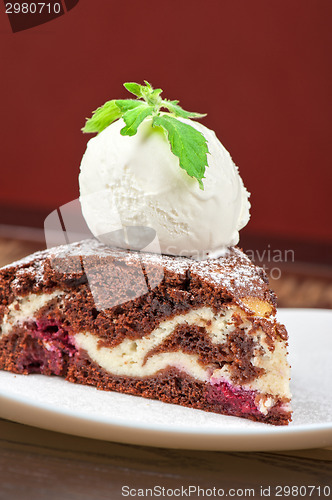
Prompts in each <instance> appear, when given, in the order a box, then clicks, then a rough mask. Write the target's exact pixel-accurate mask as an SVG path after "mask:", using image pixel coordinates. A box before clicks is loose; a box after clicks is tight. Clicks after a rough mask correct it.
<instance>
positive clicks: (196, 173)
mask: <svg viewBox="0 0 332 500" xmlns="http://www.w3.org/2000/svg"><path fill="white" fill-rule="evenodd" d="M152 126H153V127H162V128H163V129H164V130H165V132H166V134H167V137H168V140H169V142H170V145H171V150H172V153H173V154H174V155H175V156H177V157H178V158H179V163H180V167H181V168H183V169H184V170H185V171H186V172H187V174H188V175H190V177H194V178H195V179H197V181H198V183H199V187H200V188H201V189H204V188H203V182H202V179H203V177H204V174H205V167H207V166H208V162H207V154H208V152H209V150H208V147H207V143H206V139H205V137H204V135H203V134H201V132H199V131H198V130H196V129H195V128H194V127H192V126H191V125H188V124H187V123H183V122H181V121H179V120H177V119H176V118H174V117H173V116H169V115H161V116H154V117H153V122H152Z"/></svg>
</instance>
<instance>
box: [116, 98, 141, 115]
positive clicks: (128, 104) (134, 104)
mask: <svg viewBox="0 0 332 500" xmlns="http://www.w3.org/2000/svg"><path fill="white" fill-rule="evenodd" d="M115 104H116V105H117V107H118V108H119V110H120V111H121V112H122V113H126V111H129V110H130V109H135V108H138V107H139V106H142V105H143V106H144V102H143V101H138V100H137V99H117V100H116V101H115Z"/></svg>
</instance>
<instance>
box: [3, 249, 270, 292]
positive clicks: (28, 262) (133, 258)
mask: <svg viewBox="0 0 332 500" xmlns="http://www.w3.org/2000/svg"><path fill="white" fill-rule="evenodd" d="M69 257H70V258H75V257H77V258H79V259H82V261H83V263H84V260H85V259H86V258H87V259H89V257H93V258H94V259H95V258H99V259H100V260H101V262H103V263H104V261H105V259H107V258H111V261H114V260H119V261H122V262H125V263H126V264H127V265H130V264H137V263H138V262H143V263H144V265H146V266H149V265H150V266H159V267H163V268H164V270H165V272H171V273H176V274H181V275H183V274H185V273H190V275H191V276H194V277H195V276H197V277H198V278H199V279H201V280H203V281H207V282H209V283H211V284H212V285H215V286H217V287H218V289H219V288H221V289H223V291H224V292H226V293H229V294H231V295H233V296H235V297H236V298H241V297H245V296H256V297H261V298H266V294H267V292H268V293H269V288H268V286H267V283H266V282H265V281H264V279H263V277H262V270H260V269H259V268H257V267H256V266H255V265H254V264H253V263H252V262H251V261H250V259H249V258H248V257H247V256H246V255H245V254H244V253H243V252H242V251H241V250H240V249H239V248H237V247H231V248H229V249H228V250H227V251H226V252H225V255H223V256H220V257H219V258H216V259H207V260H201V261H197V260H193V259H190V258H187V257H173V256H168V255H159V254H153V253H147V252H135V251H126V250H122V249H116V248H110V247H108V246H106V245H104V244H103V243H101V242H99V241H98V240H96V239H89V240H83V241H80V242H77V243H73V244H70V245H61V246H58V247H55V248H51V249H48V250H44V251H42V252H37V253H35V254H32V255H30V256H28V257H25V258H24V259H22V260H20V261H17V262H14V263H13V264H11V265H9V266H5V267H4V268H3V269H9V268H13V267H19V269H17V270H16V278H15V279H14V282H13V284H14V286H15V284H16V283H17V282H19V281H20V277H21V276H22V275H23V274H24V275H26V274H27V273H28V274H29V273H31V275H32V276H33V277H34V279H35V281H36V283H41V282H42V280H43V276H44V265H45V262H46V260H49V261H52V260H53V259H67V258H69ZM68 274H70V273H68Z"/></svg>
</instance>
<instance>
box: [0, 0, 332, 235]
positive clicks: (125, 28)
mask: <svg viewBox="0 0 332 500" xmlns="http://www.w3.org/2000/svg"><path fill="white" fill-rule="evenodd" d="M1 8H2V9H3V7H2V5H1ZM331 14H332V2H331V0H288V1H287V2H281V1H280V0H232V1H230V0H227V1H224V0H205V1H203V0H200V1H197V0H176V1H175V0H168V1H167V2H166V1H165V2H164V3H161V2H153V1H151V0H150V1H146V0H141V1H140V2H135V1H131V0H129V1H119V0H95V1H92V0H80V2H79V3H78V5H77V6H76V7H75V8H73V9H72V10H71V11H70V12H68V13H67V14H65V15H64V16H62V17H60V18H58V19H55V20H53V21H51V22H49V23H47V24H44V25H42V26H40V27H36V28H32V29H29V30H26V31H22V32H18V33H12V32H11V30H10V25H9V21H8V19H7V18H6V16H5V14H4V9H3V10H2V12H1V15H0V44H1V50H0V64H1V78H0V92H1V94H0V95H1V114H0V117H1V118H0V120H1V122H0V133H1V135H0V137H1V159H0V162H1V174H2V175H1V182H0V203H1V205H16V206H17V205H19V206H23V207H37V208H38V207H40V208H44V209H45V208H49V210H50V211H51V210H53V209H54V208H55V207H57V206H60V205H61V204H63V203H66V202H68V201H70V200H72V199H74V198H75V197H77V196H78V185H77V175H78V169H79V164H80V159H81V156H82V154H83V152H84V150H85V144H86V141H87V139H88V136H83V135H82V134H81V132H80V128H81V127H82V126H83V124H84V121H85V120H84V119H85V117H86V116H89V115H90V114H91V111H92V110H93V109H95V108H96V107H97V106H99V105H100V104H102V103H103V102H104V101H105V100H107V99H109V98H117V97H119V98H121V97H125V96H126V92H125V91H124V89H123V88H122V82H125V81H135V80H136V81H140V82H142V81H143V80H144V79H147V80H149V81H150V82H151V83H152V84H153V85H154V86H158V87H159V86H160V87H162V88H163V89H164V91H165V92H164V95H165V96H166V97H168V98H170V99H180V101H181V104H182V105H183V106H184V107H185V108H187V109H189V110H195V111H200V112H207V113H208V116H207V117H206V118H205V119H204V121H203V123H204V124H205V125H207V126H208V127H210V128H213V129H215V131H216V133H217V135H218V137H219V138H220V140H221V141H222V142H223V144H224V145H225V146H226V148H227V149H228V150H229V151H230V152H231V154H232V156H233V159H234V161H235V162H236V163H237V164H238V165H239V167H240V171H241V174H242V177H243V179H244V182H245V184H246V186H247V188H248V189H249V190H250V191H251V193H252V198H251V201H252V220H251V222H250V226H249V228H250V230H251V231H252V232H256V233H260V234H272V235H278V236H285V237H288V236H292V237H299V238H304V239H313V240H317V241H327V240H329V241H331V240H332V224H331V216H332V210H331V197H332V175H331V145H330V144H331V49H332V43H331V31H332V30H331Z"/></svg>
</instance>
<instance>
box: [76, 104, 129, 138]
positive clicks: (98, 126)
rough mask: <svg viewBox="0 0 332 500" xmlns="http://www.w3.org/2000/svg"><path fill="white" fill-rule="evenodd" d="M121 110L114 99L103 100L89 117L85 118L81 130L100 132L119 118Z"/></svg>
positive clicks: (87, 132)
mask: <svg viewBox="0 0 332 500" xmlns="http://www.w3.org/2000/svg"><path fill="white" fill-rule="evenodd" d="M121 116H122V112H121V110H120V108H119V107H118V106H117V105H116V101H115V100H113V101H108V102H105V104H104V105H103V106H101V107H100V108H98V109H96V110H95V111H94V112H93V115H92V117H91V118H89V119H87V121H86V123H85V126H84V127H83V128H82V131H83V132H84V133H86V134H89V133H93V132H98V133H99V132H102V131H103V130H104V129H105V128H106V127H108V126H109V125H110V124H111V123H113V122H114V121H115V120H118V119H119V118H121Z"/></svg>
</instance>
